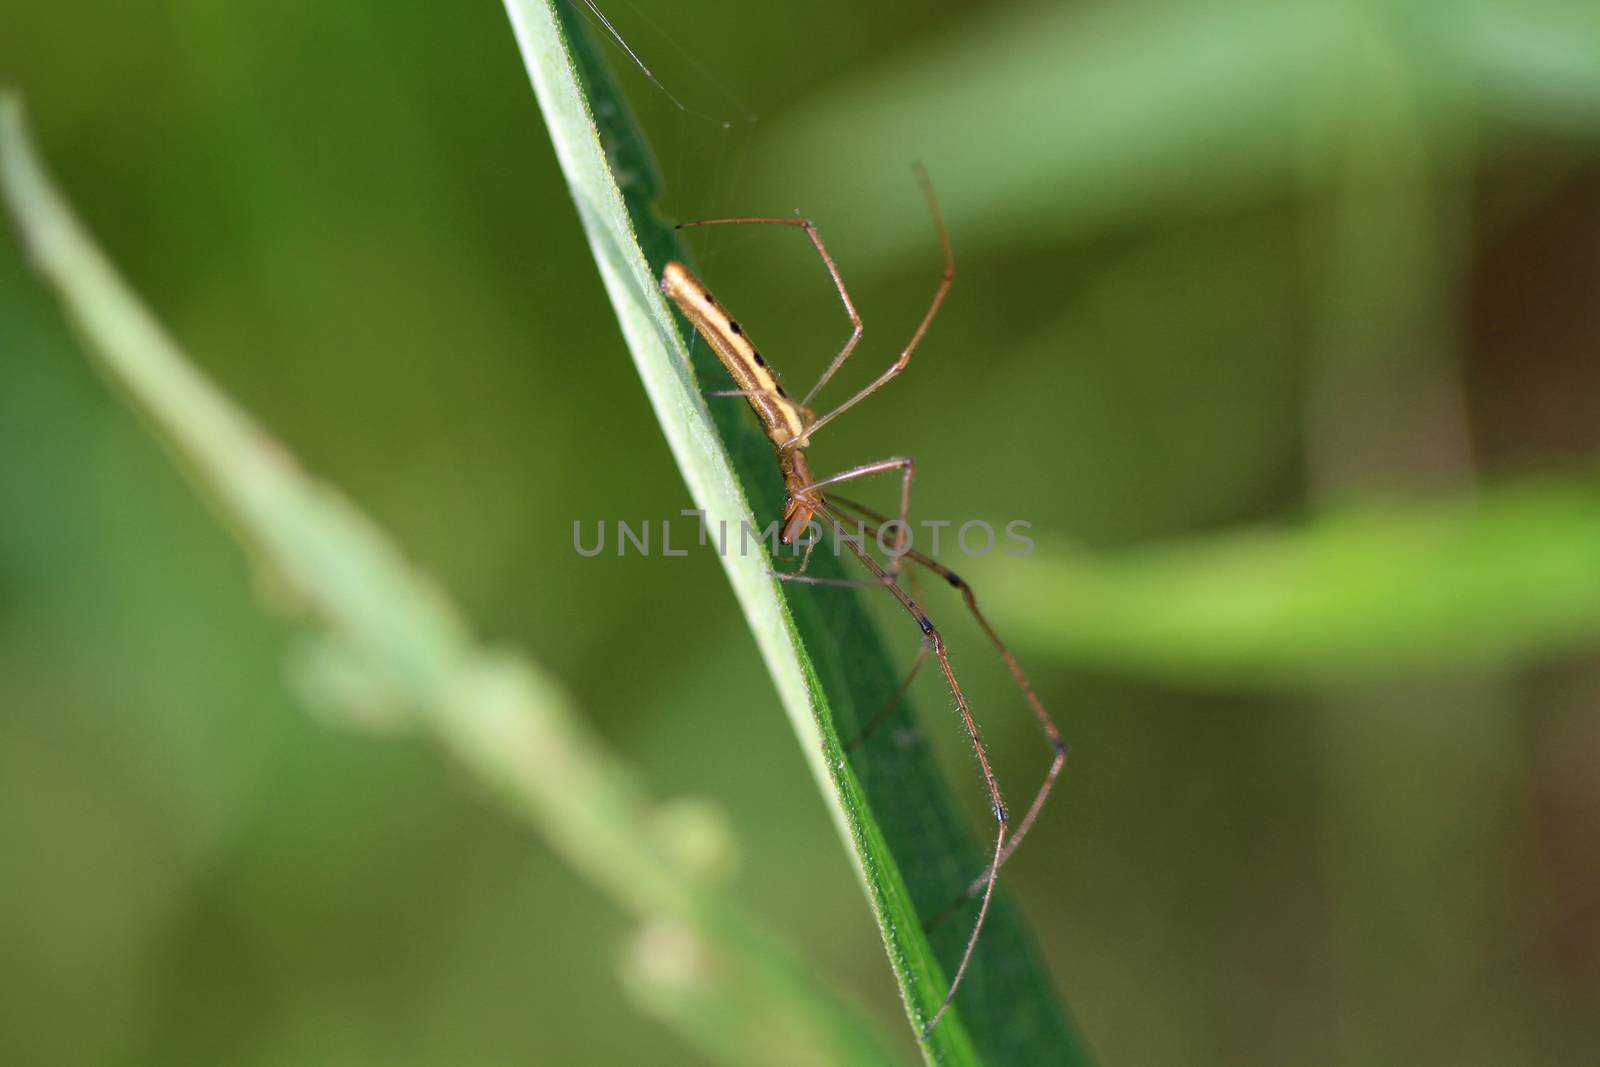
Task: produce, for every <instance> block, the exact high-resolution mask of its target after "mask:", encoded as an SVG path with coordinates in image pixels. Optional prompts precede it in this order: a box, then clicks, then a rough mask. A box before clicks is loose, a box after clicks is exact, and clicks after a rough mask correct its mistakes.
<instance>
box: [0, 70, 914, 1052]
mask: <svg viewBox="0 0 1600 1067" xmlns="http://www.w3.org/2000/svg"><path fill="white" fill-rule="evenodd" d="M0 188H3V192H4V195H5V200H6V202H7V204H8V205H9V206H10V208H11V211H12V213H13V215H14V217H15V219H16V222H17V227H18V230H19V231H20V233H21V236H22V238H23V241H24V243H25V244H26V246H27V251H28V253H29V254H30V256H31V258H32V260H33V262H34V264H35V265H36V266H37V268H38V269H39V270H40V272H41V273H42V274H43V275H44V276H45V277H46V278H47V279H48V280H49V282H50V283H51V284H52V285H53V286H54V287H55V288H56V290H57V292H58V294H59V296H60V298H61V300H62V302H63V304H64V305H65V307H66V309H67V312H68V314H69V316H70V318H71V319H72V321H73V323H74V324H75V325H76V326H77V327H78V328H79V329H80V330H81V331H82V332H83V334H84V337H85V340H86V342H87V345H88V348H89V351H90V352H91V353H92V354H93V355H94V356H95V357H96V358H97V362H98V366H99V368H100V369H101V370H102V372H104V374H105V375H106V377H107V378H108V379H109V380H110V382H111V383H112V384H113V385H115V386H117V387H119V388H120V389H121V390H123V391H125V393H126V394H127V396H128V397H129V398H130V400H131V402H132V404H133V406H134V407H135V408H136V409H137V410H138V411H139V412H140V413H141V414H143V415H144V416H146V417H147V418H148V419H149V420H150V422H151V423H152V425H153V426H154V428H155V429H156V430H157V431H158V432H159V433H160V434H161V435H162V437H163V438H164V440H165V441H166V443H167V445H168V447H169V448H170V449H171V451H172V453H173V454H174V456H175V457H176V458H177V459H178V460H179V462H180V463H182V464H183V465H184V466H185V467H186V468H187V469H188V470H189V472H190V473H191V475H192V476H193V478H194V480H195V482H196V483H197V485H198V486H199V488H200V489H201V490H202V491H203V492H204V493H205V494H206V496H207V497H208V498H209V499H210V500H211V502H212V503H213V505H214V506H215V507H216V508H217V510H218V511H219V512H220V513H221V515H222V516H223V517H224V518H225V519H226V520H227V521H228V522H229V523H230V524H231V525H232V526H233V527H234V529H235V530H236V532H237V533H238V535H239V537H240V538H241V540H242V541H243V542H244V543H245V545H246V546H247V547H248V549H249V550H250V553H251V556H252V558H253V560H254V561H255V563H256V564H257V566H258V569H259V571H260V573H261V575H262V577H263V578H264V579H266V583H267V584H268V586H269V587H270V589H271V590H272V591H273V592H275V593H277V594H279V595H280V597H281V598H282V600H283V603H284V604H285V605H286V606H288V607H289V608H290V609H292V610H293V611H294V612H295V613H296V614H297V615H300V616H304V617H306V618H308V619H309V620H311V621H312V622H313V623H314V624H315V625H316V627H317V628H318V630H319V633H320V641H319V643H318V645H317V646H316V652H317V655H316V656H315V657H314V658H313V659H311V660H307V661H304V662H305V663H308V664H310V665H311V667H312V669H311V671H310V672H309V673H308V674H307V675H306V677H307V678H309V679H310V681H311V684H312V688H313V691H314V692H315V693H316V694H317V695H318V696H319V697H320V698H321V699H322V700H323V701H325V702H330V703H334V704H339V705H346V706H350V705H353V707H352V710H353V711H356V712H357V713H358V714H357V717H358V718H359V719H362V720H371V719H373V718H374V716H375V715H376V716H378V717H380V718H383V719H385V720H387V721H391V722H400V723H405V724H408V725H410V726H413V727H415V728H417V729H419V730H421V731H422V732H423V733H424V734H425V735H426V736H427V737H428V738H429V739H430V740H432V741H433V742H434V743H436V744H437V745H439V746H440V747H441V748H442V749H443V750H445V751H446V752H448V753H449V754H450V755H451V756H452V757H453V758H454V759H456V760H457V761H458V762H459V763H460V764H461V765H462V766H464V767H465V768H466V769H467V770H468V771H469V772H470V773H471V774H472V776H473V777H474V778H475V779H477V780H478V781H479V782H481V783H483V784H484V785H485V786H487V787H488V788H489V789H490V790H491V791H492V792H494V794H495V795H496V796H497V797H498V798H499V799H500V801H501V802H502V803H503V804H504V805H505V806H506V808H507V809H508V810H509V811H510V812H512V813H513V814H514V815H516V816H517V817H518V818H521V819H523V820H525V821H526V822H527V823H528V824H529V825H530V826H531V827H533V828H534V829H535V830H537V831H539V832H540V833H542V834H543V835H544V836H545V837H546V839H547V840H549V841H550V843H551V844H552V845H553V846H554V847H555V848H556V849H557V850H558V851H559V852H561V854H562V855H564V856H565V857H566V859H567V860H568V862H570V863H571V864H573V866H575V867H576V868H577V869H578V870H580V871H581V872H583V874H584V875H585V876H586V877H587V878H589V879H590V880H591V881H593V882H594V884H595V885H596V886H597V887H598V888H599V889H601V890H602V891H603V892H605V893H607V894H608V895H610V896H611V897H612V898H613V899H614V900H616V901H617V903H618V904H619V905H620V906H621V907H623V908H625V909H627V910H628V911H630V912H632V913H633V914H635V915H637V916H638V917H640V918H641V919H643V920H646V921H647V922H648V923H650V924H652V926H651V927H649V928H654V926H655V924H663V923H664V924H669V925H670V927H671V928H672V929H673V930H675V931H677V938H676V940H674V941H671V942H669V943H668V946H669V949H670V951H668V952H667V953H666V954H665V955H666V957H667V958H666V960H665V963H666V964H669V965H670V966H665V967H664V966H662V963H663V960H662V955H663V954H662V953H661V952H659V951H658V952H657V953H656V954H655V961H656V965H655V966H653V967H643V968H639V967H633V968H631V969H630V980H631V981H632V983H633V985H634V986H635V987H636V988H639V989H640V990H642V991H645V992H647V993H648V992H650V991H654V992H655V993H656V994H657V995H655V996H653V997H649V998H646V1003H647V1004H649V1006H650V1007H651V1008H652V1009H653V1010H656V1011H658V1012H659V1013H660V1014H661V1015H662V1016H663V1017H664V1018H666V1019H668V1020H669V1021H671V1022H672V1023H674V1024H675V1025H678V1026H679V1027H680V1028H681V1029H682V1030H683V1032H684V1033H685V1034H686V1036H688V1037H690V1038H691V1039H693V1040H696V1041H698V1042H699V1043H700V1044H701V1045H702V1047H704V1048H706V1049H708V1050H710V1051H711V1052H712V1053H714V1054H715V1055H717V1056H718V1057H719V1058H720V1059H723V1060H724V1061H726V1062H729V1063H794V1064H802V1063H803V1064H817V1063H851V1064H881V1063H888V1062H892V1060H891V1057H890V1055H889V1053H888V1051H887V1049H886V1048H885V1046H884V1044H883V1042H882V1040H881V1038H880V1037H879V1036H878V1035H877V1034H876V1033H875V1032H874V1031H873V1030H872V1029H871V1028H870V1027H869V1026H868V1025H867V1024H866V1023H865V1022H864V1021H863V1020H862V1019H860V1018H859V1017H858V1016H857V1014H856V1013H855V1012H854V1011H853V1010H851V1009H849V1008H847V1007H845V1006H844V1005H842V1004H840V1003H839V1002H838V1001H836V1000H835V999H834V998H832V997H831V996H829V995H828V994H827V993H825V992H824V991H823V989H822V988H821V986H820V985H819V984H818V983H817V982H816V981H815V980H814V979H813V978H812V977H810V976H809V975H808V974H806V973H804V972H803V971H802V970H801V969H800V968H799V967H798V966H797V965H796V964H795V963H794V962H793V961H791V960H790V958H789V957H788V955H787V954H786V953H785V952H783V951H782V950H780V949H779V948H778V947H777V946H776V945H775V943H774V942H773V941H772V939H771V938H769V937H768V936H767V935H766V934H765V933H763V932H762V931H760V930H759V929H757V928H756V927H755V926H754V925H753V924H752V923H751V922H750V921H748V920H747V919H746V918H745V917H743V916H742V915H741V914H740V913H739V912H737V911H736V910H735V909H733V908H732V907H730V906H729V904H728V903H727V902H726V901H725V900H724V899H723V898H722V897H721V895H720V894H718V893H717V892H716V891H714V890H713V889H712V888H711V887H710V886H709V885H707V884H706V883H707V880H708V879H707V876H706V871H705V866H706V865H705V864H704V863H703V862H697V861H696V859H695V858H694V856H693V852H694V851H695V850H693V849H690V848H688V847H687V846H686V841H687V840H688V839H689V838H690V837H700V838H703V837H704V836H705V833H706V830H707V824H708V817H707V816H705V815H700V816H696V817H694V819H693V821H694V822H695V823H696V825H695V826H693V827H688V828H685V826H684V822H685V816H684V815H683V810H684V809H682V808H680V809H677V810H676V817H674V816H675V812H674V810H673V809H663V808H661V807H659V806H657V805H655V804H653V803H652V802H651V801H650V799H649V798H648V797H646V796H645V795H644V793H643V792H642V791H641V789H640V788H639V785H638V783H637V781H636V779H635V776H634V775H633V773H632V772H631V771H630V769H629V768H627V767H626V766H624V765H623V764H622V763H620V762H619V761H618V760H617V759H616V758H615V757H614V756H613V755H612V754H611V753H610V752H609V751H607V750H606V748H605V747H604V746H603V745H602V744H601V743H600V742H599V740H598V739H597V738H595V737H594V736H593V735H592V734H591V733H590V732H589V731H588V730H587V729H586V728H585V727H584V725H583V723H582V721H581V720H580V719H579V718H578V717H577V715H576V714H575V713H574V710H573V707H572V703H571V701H570V699H569V697H568V696H567V694H566V693H565V691H564V690H563V689H562V687H561V686H560V685H559V684H557V683H556V682H554V681H553V680H551V679H550V678H548V677H547V676H545V675H544V674H542V673H541V672H539V671H538V670H537V669H535V668H534V667H532V666H530V665H529V664H528V663H526V662H525V661H523V660H521V659H519V658H517V657H514V656H512V655H509V654H503V653H497V652H494V651H492V650H487V649H485V648H484V647H483V646H481V645H480V644H479V643H478V642H477V641H476V640H475V639H474V638H473V636H472V634H471V632H470V630H469V628H468V626H467V625H466V623H465V622H464V621H463V620H462V619H461V618H460V616H459V615H458V614H457V613H456V611H455V609H454V608H453V607H452V606H451V604H450V603H449V602H448V601H447V600H446V599H445V597H444V596H443V595H442V594H441V593H440V592H439V591H438V590H437V589H436V588H435V587H434V586H433V584H432V583H431V582H430V581H428V579H427V578H426V577H424V576H423V575H421V574H419V573H417V572H416V571H415V570H414V569H413V568H412V567H410V565H409V564H408V563H407V562H406V561H405V560H404V559H403V558H402V557H401V555H400V554H399V552H398V551H397V550H396V549H395V548H394V546H393V545H392V544H391V543H390V542H389V541H388V539H387V538H386V537H385V536H384V535H383V533H382V532H381V531H380V530H378V529H377V528H376V527H375V526H373V525H372V524H371V523H370V522H369V521H368V520H367V519H366V518H365V517H364V516H363V515H361V514H360V513H359V512H358V511H356V510H355V509H354V508H353V507H352V506H351V505H350V504H349V503H348V502H347V501H346V500H345V499H344V498H343V497H342V496H340V495H339V494H337V493H335V492H333V491H332V490H330V489H328V488H327V487H325V486H322V485H320V484H319V483H317V482H315V481H314V480H312V479H311V478H309V477H307V476H306V475H305V474H304V473H303V472H302V471H301V470H300V468H299V467H298V466H297V465H296V464H295V462H294V460H293V459H292V457H291V456H290V455H289V453H288V452H287V451H286V450H285V449H284V448H283V447H282V446H281V445H280V444H278V443H277V442H276V441H274V440H273V439H272V438H270V437H269V436H268V435H267V434H266V433H265V432H263V431H262V430H261V429H260V428H259V427H258V426H256V425H255V424H254V423H253V422H252V421H251V420H250V419H249V417H248V416H246V415H245V414H244V413H243V412H242V411H240V410H239V409H238V408H237V407H235V406H234V405H233V404H232V403H231V402H230V401H229V400H228V398H227V397H225V396H224V395H223V394H222V393H221V392H220V391H218V390H217V389H216V388H215V387H214V386H213V385H212V383H211V382H210V381H208V380H207V379H206V378H205V377H204V376H203V375H201V374H200V373H199V372H198V371H197V370H196V369H195V368H194V367H193V365H192V364H191V363H190V362H189V361H188V359H187V358H185V356H184V355H183V353H182V352H181V351H180V350H179V349H178V347H177V345H176V344H175V343H174V342H173V341H172V339H171V338H170V337H168V335H167V334H166V332H165V331H164V330H163V329H162V327H161V326H160V324H159V323H157V322H156V321H155V319H154V318H153V317H152V316H151V315H150V314H149V313H148V312H147V311H146V310H145V308H144V307H143V306H142V305H141V304H140V303H139V301H138V300H137V298H136V297H135V296H134V295H133V294H132V293H131V292H130V291H129V290H128V288H127V287H126V285H125V284H124V283H123V282H122V281H121V279H119V278H118V277H117V275H116V273H115V271H114V270H113V268H112V267H111V265H110V264H109V263H108V262H107V261H106V259H105V258H104V257H103V256H102V255H101V253H100V252H99V250H98V249H97V248H96V247H95V246H94V244H93V242H92V240H91V239H90V238H89V237H88V235H87V234H86V233H85V232H84V231H83V229H82V228H81V227H80V225H79V224H78V222H77V220H76V219H75V218H74V217H73V215H72V212H71V211H70V209H69V208H68V207H67V205H66V204H65V202H64V201H63V200H62V199H61V197H60V196H59V194H58V193H57V192H56V190H55V188H54V187H53V185H52V184H51V182H50V181H49V179H48V178H47V176H46V175H45V173H44V171H43V169H42V167H41V166H40V165H39V162H38V160H37V157H36V155H35V153H34V151H33V149H32V147H31V145H30V143H29V140H28V138H27V135H26V132H25V129H24V125H23V121H22V114H21V108H20V106H19V104H18V103H17V101H16V100H15V99H12V98H9V97H7V98H4V99H0ZM711 825H712V826H714V827H720V823H711ZM674 827H677V830H676V831H675V830H674ZM675 1005H690V1006H692V1007H693V1009H694V1010H693V1011H688V1010H687V1009H686V1010H685V1011H684V1012H679V1011H676V1010H674V1008H675ZM708 1006H711V1007H714V1008H715V1010H714V1011H712V1010H710V1008H708ZM708 1018H709V1019H710V1020H711V1022H710V1023H708V1022H707V1019H708Z"/></svg>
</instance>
